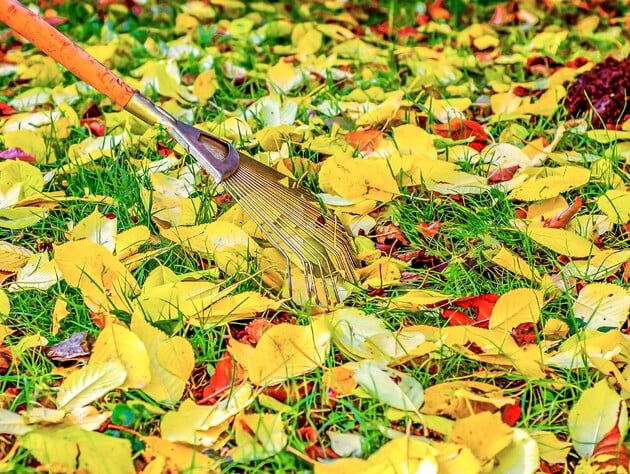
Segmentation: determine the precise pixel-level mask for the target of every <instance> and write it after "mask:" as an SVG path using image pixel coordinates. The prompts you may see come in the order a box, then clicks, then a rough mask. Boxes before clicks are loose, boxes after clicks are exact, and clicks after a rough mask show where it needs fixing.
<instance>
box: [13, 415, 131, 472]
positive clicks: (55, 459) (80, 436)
mask: <svg viewBox="0 0 630 474" xmlns="http://www.w3.org/2000/svg"><path fill="white" fill-rule="evenodd" d="M23 446H24V448H26V449H27V450H28V451H29V452H30V453H31V454H32V455H33V456H34V457H35V459H37V461H39V463H40V464H41V466H42V468H43V469H45V470H46V471H52V472H89V473H91V474H111V473H113V472H116V473H118V474H135V473H136V470H135V468H134V465H133V461H132V455H131V443H130V442H129V440H126V439H121V438H114V437H112V436H107V435H105V434H103V433H93V432H91V431H87V430H84V429H82V428H79V427H76V426H63V425H62V426H60V427H40V428H38V429H37V430H35V431H33V432H31V433H29V434H28V435H27V436H26V437H25V438H24V441H23Z"/></svg>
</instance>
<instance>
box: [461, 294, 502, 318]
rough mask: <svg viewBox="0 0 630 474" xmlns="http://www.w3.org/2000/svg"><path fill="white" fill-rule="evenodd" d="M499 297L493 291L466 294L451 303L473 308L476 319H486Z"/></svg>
mask: <svg viewBox="0 0 630 474" xmlns="http://www.w3.org/2000/svg"><path fill="white" fill-rule="evenodd" d="M498 299H499V297H498V296H497V295H495V294H494V293H485V294H483V295H478V296H467V297H465V298H458V299H456V300H455V301H453V304H454V305H456V306H459V307H460V308H473V310H474V311H475V317H476V319H477V321H478V322H479V321H486V320H488V319H490V315H491V314H492V310H493V309H494V305H495V304H496V302H497V300H498Z"/></svg>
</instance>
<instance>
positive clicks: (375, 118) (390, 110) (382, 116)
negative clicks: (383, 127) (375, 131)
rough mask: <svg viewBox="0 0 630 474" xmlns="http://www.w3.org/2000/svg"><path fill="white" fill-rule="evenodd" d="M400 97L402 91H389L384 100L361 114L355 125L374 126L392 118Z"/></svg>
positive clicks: (400, 99) (400, 100)
mask: <svg viewBox="0 0 630 474" xmlns="http://www.w3.org/2000/svg"><path fill="white" fill-rule="evenodd" d="M402 98H403V93H402V92H401V91H396V92H393V93H391V94H390V95H389V97H388V98H387V99H386V100H385V102H383V103H382V104H380V105H377V106H375V107H374V108H372V109H371V110H369V111H368V112H366V113H365V114H363V115H361V116H360V117H359V118H358V119H357V120H356V121H355V123H356V125H357V126H358V127H365V126H376V125H379V124H381V123H384V122H387V121H388V120H391V119H393V118H394V116H395V115H396V113H397V112H398V109H399V108H400V104H401V102H402Z"/></svg>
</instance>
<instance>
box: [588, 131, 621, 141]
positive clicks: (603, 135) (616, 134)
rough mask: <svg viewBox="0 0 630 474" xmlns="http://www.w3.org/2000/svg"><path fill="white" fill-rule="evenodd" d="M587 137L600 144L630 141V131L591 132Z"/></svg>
mask: <svg viewBox="0 0 630 474" xmlns="http://www.w3.org/2000/svg"><path fill="white" fill-rule="evenodd" d="M586 136H587V137H588V138H590V139H592V140H595V141H597V142H599V143H610V142H614V141H617V140H630V131H628V130H625V129H624V130H607V129H606V130H589V131H588V132H586Z"/></svg>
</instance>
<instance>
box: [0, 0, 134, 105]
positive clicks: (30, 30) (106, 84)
mask: <svg viewBox="0 0 630 474" xmlns="http://www.w3.org/2000/svg"><path fill="white" fill-rule="evenodd" d="M0 21H1V22H2V23H4V24H6V25H7V26H9V27H10V28H11V29H12V30H13V31H15V32H16V33H18V34H20V35H22V36H23V37H24V38H26V39H27V40H29V41H30V42H31V43H33V44H34V45H35V46H37V47H38V48H39V49H40V50H42V51H43V52H44V53H46V54H47V55H48V56H50V57H51V58H53V59H54V60H55V61H57V62H58V63H59V64H61V65H63V66H64V67H66V68H67V69H68V70H69V71H70V72H72V73H73V74H74V75H75V76H77V77H78V78H80V79H81V80H83V81H85V82H87V83H88V84H89V85H91V86H92V87H94V88H95V89H96V90H97V91H99V92H101V93H102V94H105V95H106V96H107V97H109V98H110V99H112V100H113V101H114V102H116V104H118V105H120V106H121V107H124V106H126V105H127V103H128V102H129V99H131V96H132V95H133V93H134V91H133V89H131V87H129V86H128V85H127V84H125V83H124V82H123V80H122V79H120V78H119V77H118V76H117V75H116V74H114V73H113V72H112V71H110V70H109V69H108V68H106V67H105V66H104V65H103V64H101V63H100V62H98V61H97V60H96V59H95V58H94V57H92V56H90V55H89V54H88V53H87V52H86V51H84V50H83V49H81V47H79V46H78V45H77V44H76V43H74V42H73V41H72V40H70V39H69V38H68V37H66V36H65V35H64V34H62V33H60V32H59V31H57V30H56V29H55V28H53V27H52V26H51V25H49V24H48V23H46V21H44V20H43V19H41V18H40V17H39V16H37V15H36V14H35V13H33V12H32V11H31V10H29V9H28V8H26V7H25V6H24V5H22V4H21V3H20V2H18V1H17V0H0Z"/></svg>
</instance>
